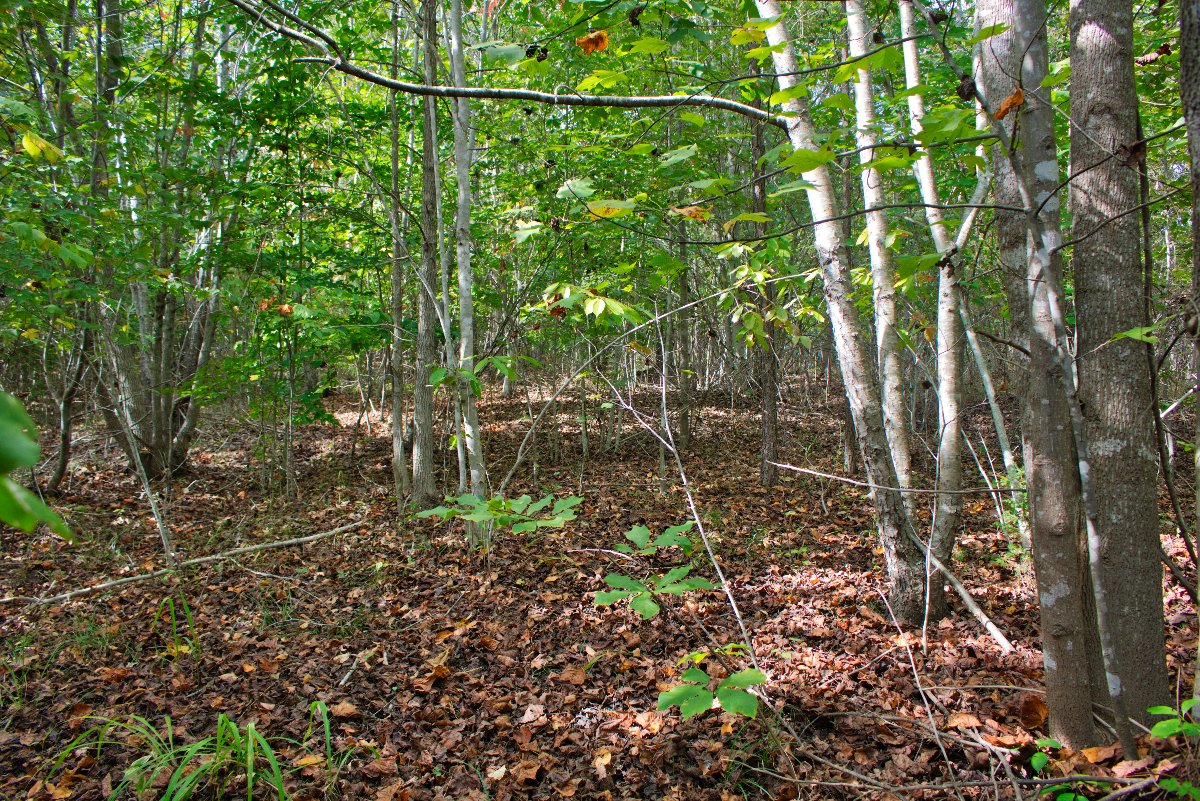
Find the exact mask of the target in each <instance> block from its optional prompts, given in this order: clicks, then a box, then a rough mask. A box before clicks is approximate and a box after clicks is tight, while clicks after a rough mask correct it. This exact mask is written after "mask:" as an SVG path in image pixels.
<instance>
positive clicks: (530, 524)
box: [512, 520, 538, 534]
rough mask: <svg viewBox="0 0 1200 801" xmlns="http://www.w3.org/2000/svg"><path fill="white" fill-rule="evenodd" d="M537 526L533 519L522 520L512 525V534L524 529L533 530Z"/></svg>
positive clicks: (522, 532)
mask: <svg viewBox="0 0 1200 801" xmlns="http://www.w3.org/2000/svg"><path fill="white" fill-rule="evenodd" d="M537 527H538V524H537V521H535V520H523V521H521V522H520V523H517V524H515V525H514V526H513V527H512V533H513V534H524V533H525V532H526V531H534V530H536V529H537Z"/></svg>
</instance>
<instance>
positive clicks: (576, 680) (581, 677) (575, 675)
mask: <svg viewBox="0 0 1200 801" xmlns="http://www.w3.org/2000/svg"><path fill="white" fill-rule="evenodd" d="M558 680H559V681H564V682H566V683H567V684H583V683H584V682H585V681H587V673H585V672H584V669H583V665H570V666H568V667H567V668H565V669H564V670H563V672H562V673H560V674H558Z"/></svg>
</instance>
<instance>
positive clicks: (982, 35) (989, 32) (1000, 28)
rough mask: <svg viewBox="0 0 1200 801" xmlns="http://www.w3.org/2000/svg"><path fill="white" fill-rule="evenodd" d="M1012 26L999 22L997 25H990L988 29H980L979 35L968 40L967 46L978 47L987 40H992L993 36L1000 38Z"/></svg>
mask: <svg viewBox="0 0 1200 801" xmlns="http://www.w3.org/2000/svg"><path fill="white" fill-rule="evenodd" d="M1010 27H1011V26H1010V25H1008V24H1007V23H1004V22H997V23H996V24H995V25H988V26H987V27H986V28H980V29H979V33H977V34H975V35H974V36H972V37H971V38H970V39H968V40H967V46H968V47H969V46H971V45H977V44H979V43H980V42H982V41H983V40H985V39H991V38H992V37H993V36H999V35H1000V34H1002V33H1004V32H1005V31H1007V30H1008V29H1009V28H1010Z"/></svg>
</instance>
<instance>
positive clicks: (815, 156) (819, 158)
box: [781, 147, 835, 173]
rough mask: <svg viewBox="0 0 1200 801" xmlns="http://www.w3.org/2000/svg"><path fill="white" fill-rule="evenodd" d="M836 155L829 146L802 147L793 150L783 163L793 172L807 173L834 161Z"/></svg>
mask: <svg viewBox="0 0 1200 801" xmlns="http://www.w3.org/2000/svg"><path fill="white" fill-rule="evenodd" d="M834 155H835V154H834V153H833V151H832V150H829V149H828V148H822V149H821V150H807V149H805V148H802V147H801V148H797V149H796V150H794V151H792V153H791V155H789V156H788V157H787V158H785V159H784V160H783V161H782V162H781V163H782V165H783V166H784V167H787V168H788V169H789V170H791V171H792V172H800V173H805V172H809V171H811V170H815V169H816V168H817V167H820V166H822V165H824V164H828V163H829V162H831V161H833V159H834Z"/></svg>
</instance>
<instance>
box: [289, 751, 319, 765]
mask: <svg viewBox="0 0 1200 801" xmlns="http://www.w3.org/2000/svg"><path fill="white" fill-rule="evenodd" d="M324 761H325V757H323V756H317V755H316V754H306V755H305V756H302V757H300V758H299V759H297V760H296V761H295V762H293V763H292V764H293V765H295V766H296V767H298V768H306V767H308V766H309V765H320V764H321V763H322V762H324Z"/></svg>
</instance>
